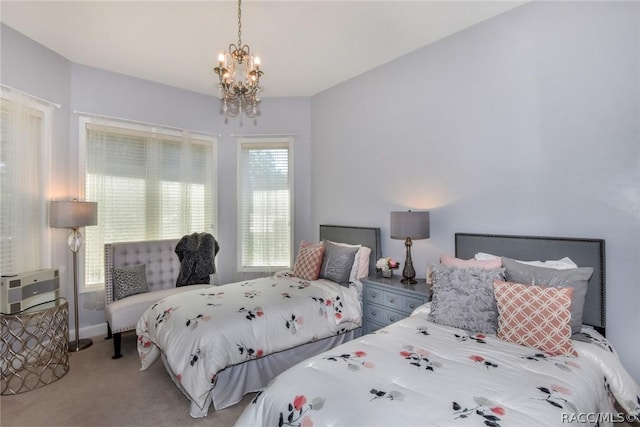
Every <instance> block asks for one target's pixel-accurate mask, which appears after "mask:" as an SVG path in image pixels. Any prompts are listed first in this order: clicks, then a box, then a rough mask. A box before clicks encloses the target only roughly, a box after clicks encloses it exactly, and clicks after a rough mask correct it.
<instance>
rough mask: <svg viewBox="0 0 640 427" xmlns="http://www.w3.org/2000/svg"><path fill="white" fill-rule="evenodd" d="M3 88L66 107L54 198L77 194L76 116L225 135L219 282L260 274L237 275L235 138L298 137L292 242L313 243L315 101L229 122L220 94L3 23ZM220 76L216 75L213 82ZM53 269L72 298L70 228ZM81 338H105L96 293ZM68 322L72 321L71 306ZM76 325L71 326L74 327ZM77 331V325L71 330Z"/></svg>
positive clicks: (60, 117)
mask: <svg viewBox="0 0 640 427" xmlns="http://www.w3.org/2000/svg"><path fill="white" fill-rule="evenodd" d="M1 30H2V83H3V84H6V85H9V86H11V87H14V88H17V89H20V90H23V91H26V92H29V93H31V94H33V95H36V96H39V97H42V98H46V99H49V100H51V101H54V102H57V103H60V104H62V108H60V109H59V110H56V112H55V117H54V125H55V129H54V142H53V147H54V148H53V152H54V159H53V177H52V187H53V194H52V197H55V198H56V199H59V200H61V199H71V198H73V197H77V195H78V194H79V186H78V176H79V173H80V171H79V167H78V161H79V159H78V156H79V153H78V126H79V124H78V118H79V115H78V114H76V113H75V112H76V111H80V112H88V113H93V114H99V115H105V116H111V117H118V118H125V119H128V120H138V121H144V122H149V123H156V124H162V125H168V126H175V127H181V128H187V129H191V130H196V131H201V132H208V133H213V134H218V135H220V137H219V139H218V150H217V157H218V207H217V209H218V212H217V214H218V233H217V235H216V238H217V240H218V241H219V243H220V246H221V250H220V253H219V254H218V257H217V262H218V278H217V280H218V283H227V282H230V281H236V280H242V279H245V278H247V277H253V276H255V275H248V274H241V273H237V272H236V246H237V245H236V232H237V230H236V173H237V171H236V163H237V162H236V156H237V145H236V142H235V137H234V136H233V135H239V134H242V135H252V134H275V133H278V134H282V133H286V134H294V135H295V143H294V156H295V157H294V162H295V169H294V174H295V175H294V185H295V196H294V197H295V218H294V226H295V230H294V239H295V241H299V240H301V239H305V240H310V239H311V238H312V236H313V233H312V232H311V210H310V209H311V196H310V193H311V173H310V169H311V139H310V120H311V113H310V99H309V98H272V99H264V100H263V101H262V104H261V105H262V106H261V116H260V117H259V118H258V120H257V124H254V122H253V120H249V119H246V118H245V119H244V120H243V125H242V126H240V122H239V119H238V118H235V119H234V118H230V119H229V120H228V123H225V120H224V117H223V116H221V115H220V113H219V105H220V104H219V100H218V99H217V94H215V95H216V96H206V95H202V94H197V93H193V92H188V91H184V90H180V89H177V88H173V87H169V86H164V85H160V84H157V83H153V82H149V81H145V80H140V79H136V78H132V77H129V76H125V75H121V74H117V73H112V72H108V71H105V70H101V69H96V68H92V67H87V66H83V65H78V64H74V63H71V62H69V61H68V60H66V59H65V58H63V57H61V56H59V55H57V54H54V53H53V52H51V51H50V50H48V49H46V48H44V47H43V46H41V45H39V44H38V43H36V42H34V41H32V40H30V39H28V38H26V37H24V36H23V35H21V34H19V33H18V32H16V31H14V30H13V29H11V28H10V27H8V26H6V25H4V24H2V27H1ZM214 77H215V76H213V75H212V78H214ZM52 233H53V242H54V243H53V246H54V247H53V265H54V266H56V267H59V268H60V269H61V273H62V275H63V276H62V279H63V280H62V286H63V287H64V289H63V293H64V296H66V297H67V298H68V299H69V300H70V301H72V299H73V285H72V278H71V276H70V275H69V273H68V272H69V271H71V268H72V264H71V252H70V251H69V248H68V247H67V245H66V235H67V233H66V231H65V230H53V231H52ZM79 304H80V310H79V318H80V330H81V333H82V336H83V337H84V336H85V335H87V336H88V335H92V334H100V333H103V332H104V333H106V328H105V327H104V310H94V309H90V308H87V307H91V306H93V299H92V298H91V294H83V295H81V296H80V302H79ZM70 318H71V319H72V318H73V308H71V313H70ZM71 323H73V322H71ZM71 326H72V328H73V325H71Z"/></svg>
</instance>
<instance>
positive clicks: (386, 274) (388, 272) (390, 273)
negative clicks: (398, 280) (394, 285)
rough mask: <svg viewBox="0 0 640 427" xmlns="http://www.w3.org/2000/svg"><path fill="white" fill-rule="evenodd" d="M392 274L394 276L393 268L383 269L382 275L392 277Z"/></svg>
mask: <svg viewBox="0 0 640 427" xmlns="http://www.w3.org/2000/svg"><path fill="white" fill-rule="evenodd" d="M391 276H393V270H391V269H390V268H389V269H387V270H382V277H384V278H386V279H390V278H391Z"/></svg>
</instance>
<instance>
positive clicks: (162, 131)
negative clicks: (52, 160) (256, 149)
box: [78, 115, 219, 293]
mask: <svg viewBox="0 0 640 427" xmlns="http://www.w3.org/2000/svg"><path fill="white" fill-rule="evenodd" d="M78 122H79V127H78V128H79V138H78V141H79V144H78V145H79V147H78V148H79V149H78V151H79V162H78V168H79V169H78V170H79V173H78V177H79V179H78V181H79V182H78V185H79V193H80V196H81V197H82V198H83V199H84V198H85V195H86V178H87V161H88V159H87V145H88V127H89V126H104V127H106V128H108V127H111V128H115V131H118V130H121V131H123V133H125V134H126V133H129V134H132V133H138V132H140V133H142V134H144V135H145V137H148V136H149V135H150V134H153V133H155V134H159V135H162V136H165V137H167V138H169V139H173V138H182V137H183V134H184V132H188V134H189V136H190V138H191V139H192V140H195V142H192V143H196V144H198V143H203V142H204V143H206V144H210V145H211V159H210V161H211V167H212V169H213V170H212V172H211V179H212V180H213V182H211V206H210V209H211V231H210V232H211V233H213V234H214V235H215V234H216V233H217V232H218V140H219V135H215V134H209V133H205V132H197V131H191V130H187V129H179V128H172V127H169V126H162V125H156V124H147V123H144V122H137V121H131V120H126V119H117V118H111V117H99V116H86V115H85V116H80V117H79V118H78ZM197 141H200V142H197ZM180 237H181V236H177V237H176V238H180ZM85 254H86V245H83V246H82V248H81V250H80V251H79V252H78V275H79V277H81V278H82V279H83V280H82V283H81V285H80V289H79V292H80V293H87V292H95V291H100V290H103V289H104V283H96V284H91V285H89V284H87V283H85V280H84V279H85V277H86V275H85Z"/></svg>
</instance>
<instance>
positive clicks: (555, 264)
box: [516, 257, 578, 270]
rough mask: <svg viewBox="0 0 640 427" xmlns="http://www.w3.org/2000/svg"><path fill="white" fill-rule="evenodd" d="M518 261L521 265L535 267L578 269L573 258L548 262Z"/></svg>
mask: <svg viewBox="0 0 640 427" xmlns="http://www.w3.org/2000/svg"><path fill="white" fill-rule="evenodd" d="M516 261H518V262H519V263H520V264H527V265H533V266H535V267H546V268H554V269H556V270H569V269H570V268H578V266H577V265H576V263H575V262H573V261H572V260H571V258H567V257H564V258H560V259H558V260H547V261H519V260H516Z"/></svg>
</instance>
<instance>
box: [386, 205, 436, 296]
mask: <svg viewBox="0 0 640 427" xmlns="http://www.w3.org/2000/svg"><path fill="white" fill-rule="evenodd" d="M391 238H392V239H400V240H404V245H405V246H406V248H407V256H406V259H405V261H404V269H403V270H402V277H403V278H402V280H401V282H402V283H405V284H409V285H413V284H416V283H418V282H417V281H416V280H415V277H416V270H415V269H414V268H413V261H411V245H412V244H413V242H412V240H419V239H428V238H429V212H426V211H416V212H413V211H406V212H391Z"/></svg>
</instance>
